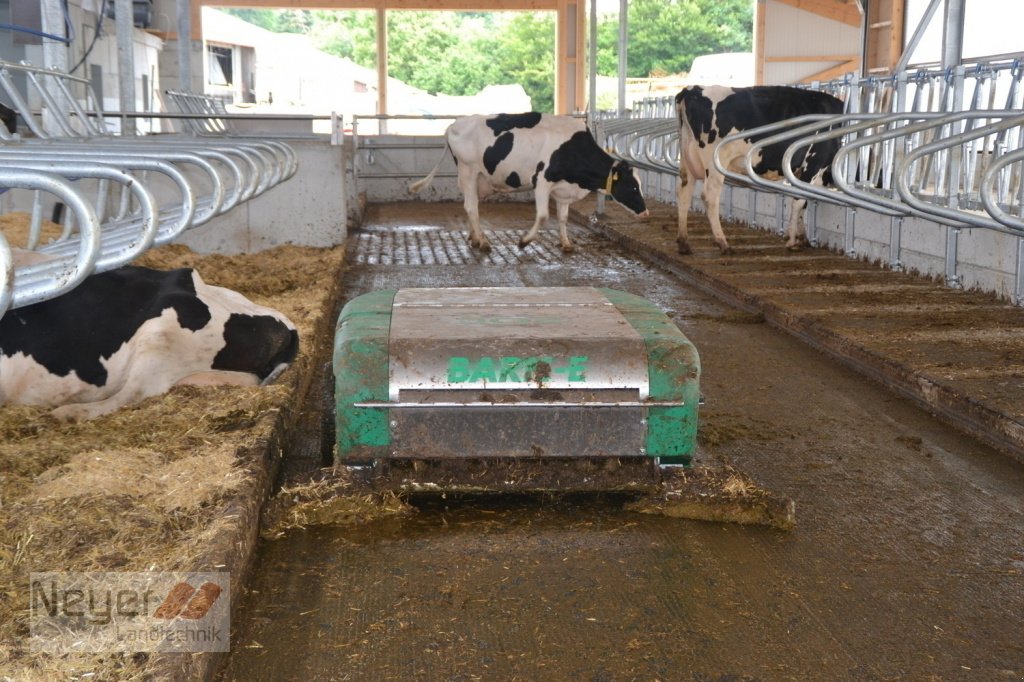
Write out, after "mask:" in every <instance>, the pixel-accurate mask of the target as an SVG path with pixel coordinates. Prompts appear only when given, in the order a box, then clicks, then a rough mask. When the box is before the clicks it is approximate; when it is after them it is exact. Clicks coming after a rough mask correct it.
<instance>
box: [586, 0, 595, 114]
mask: <svg viewBox="0 0 1024 682" xmlns="http://www.w3.org/2000/svg"><path fill="white" fill-rule="evenodd" d="M587 28H588V43H589V47H590V53H589V54H588V55H587V56H588V58H589V59H588V63H589V65H590V71H589V73H588V74H587V113H588V115H587V121H588V122H589V123H590V128H591V130H593V129H594V128H596V127H597V126H596V123H597V0H590V26H588V27H587Z"/></svg>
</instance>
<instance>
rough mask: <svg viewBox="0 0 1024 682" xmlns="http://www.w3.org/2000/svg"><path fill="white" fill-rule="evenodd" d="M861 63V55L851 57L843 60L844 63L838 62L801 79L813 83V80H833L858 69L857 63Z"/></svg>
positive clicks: (802, 81) (803, 81)
mask: <svg viewBox="0 0 1024 682" xmlns="http://www.w3.org/2000/svg"><path fill="white" fill-rule="evenodd" d="M859 63H860V57H855V58H854V59H851V60H849V61H847V62H843V63H842V64H837V65H836V66H831V67H829V68H827V69H824V70H822V71H819V72H817V73H812V74H811V75H810V76H804V77H803V78H801V79H800V82H801V83H811V82H813V81H828V80H832V79H833V78H838V77H839V76H843V75H846V74H848V73H850V72H851V71H856V70H857V65H858V64H859Z"/></svg>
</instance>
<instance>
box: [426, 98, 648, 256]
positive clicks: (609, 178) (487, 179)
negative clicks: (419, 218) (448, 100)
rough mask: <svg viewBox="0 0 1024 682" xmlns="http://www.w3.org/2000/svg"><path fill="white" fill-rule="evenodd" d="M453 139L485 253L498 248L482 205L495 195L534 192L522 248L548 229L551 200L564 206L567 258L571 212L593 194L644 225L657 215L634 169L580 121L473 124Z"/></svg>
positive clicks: (524, 118)
mask: <svg viewBox="0 0 1024 682" xmlns="http://www.w3.org/2000/svg"><path fill="white" fill-rule="evenodd" d="M445 139H446V144H445V148H446V149H450V150H451V153H452V156H453V157H454V158H455V164H456V166H458V170H459V189H460V190H461V191H462V195H463V198H464V205H465V207H466V214H467V215H468V217H469V227H470V235H469V243H470V245H472V246H474V247H479V248H480V249H481V250H483V251H489V250H490V249H491V245H490V243H489V242H488V241H487V237H485V236H484V233H483V231H482V230H481V229H480V211H479V203H480V199H483V198H484V197H486V196H488V195H490V194H491V193H492V192H515V191H520V190H528V189H531V188H532V189H533V190H534V196H535V199H536V205H537V217H536V219H535V220H534V222H533V227H531V228H530V231H529V232H528V233H527V234H526V235H525V236H524V237H523V238H522V239H521V240H520V242H519V246H520V248H522V247H524V246H526V245H527V244H529V243H530V242H531V241H533V239H534V238H535V237H536V236H537V231H538V230H540V228H541V227H542V226H543V225H544V223H545V221H547V218H548V199H549V198H552V199H554V200H555V204H556V205H557V209H558V228H559V231H560V232H559V235H560V238H561V242H562V250H563V251H567V252H571V251H572V250H573V245H572V242H570V241H569V235H568V233H567V231H566V223H567V222H568V219H569V205H570V204H572V203H574V202H576V201H579V200H580V199H582V198H584V197H585V196H587V195H588V194H590V193H591V192H592V191H595V190H597V191H600V192H604V193H605V194H607V195H608V196H610V197H611V198H612V199H614V200H615V201H617V202H619V203H620V204H622V205H623V206H625V207H626V208H628V209H629V210H631V211H632V212H633V213H635V214H637V215H639V216H640V217H647V216H648V215H649V213H648V211H647V206H646V204H645V203H644V197H643V194H642V193H641V192H640V182H639V180H638V178H637V177H636V176H634V175H633V170H632V168H630V166H629V164H628V163H626V162H625V161H616V160H615V159H613V158H612V157H611V156H609V155H608V154H607V153H605V151H604V150H603V149H601V147H599V146H598V144H597V142H596V141H595V140H594V137H593V136H592V135H591V134H590V131H589V130H588V129H587V126H586V123H584V122H583V121H582V120H580V119H578V118H572V117H569V116H551V115H549V114H539V113H536V112H532V113H527V114H497V115H495V116H466V117H463V118H459V119H456V121H455V122H454V123H452V124H451V125H450V126H449V127H448V130H447V131H445ZM442 161H444V155H443V153H442V156H441V159H440V160H438V162H437V165H435V166H434V168H433V170H431V171H430V174H429V175H427V177H425V178H423V179H422V180H419V181H417V182H415V183H413V184H412V185H410V186H409V189H410V191H412V192H419V191H420V190H421V189H423V188H424V187H426V186H428V185H429V184H430V183H431V182H432V181H433V179H434V175H435V174H436V173H437V169H438V168H440V166H441V162H442Z"/></svg>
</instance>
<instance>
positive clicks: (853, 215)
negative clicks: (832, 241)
mask: <svg viewBox="0 0 1024 682" xmlns="http://www.w3.org/2000/svg"><path fill="white" fill-rule="evenodd" d="M856 229H857V209H855V208H852V207H849V206H848V207H847V208H846V228H845V231H844V232H843V253H845V254H846V257H847V258H856V257H857V249H855V248H854V246H853V240H854V237H855V232H856Z"/></svg>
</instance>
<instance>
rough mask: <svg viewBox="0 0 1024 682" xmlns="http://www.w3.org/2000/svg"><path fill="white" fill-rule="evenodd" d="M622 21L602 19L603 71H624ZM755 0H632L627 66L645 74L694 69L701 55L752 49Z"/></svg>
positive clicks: (600, 67)
mask: <svg viewBox="0 0 1024 682" xmlns="http://www.w3.org/2000/svg"><path fill="white" fill-rule="evenodd" d="M618 35H619V20H618V17H617V16H616V15H608V16H606V17H603V18H602V20H599V21H598V39H597V45H598V68H597V70H598V73H600V74H601V75H606V76H614V75H615V74H617V73H618V68H619V67H618V60H619V54H618ZM752 35H753V4H752V3H751V0H631V2H630V4H629V34H628V45H627V50H628V52H627V59H626V71H627V74H626V75H628V76H630V77H633V78H643V77H646V76H649V75H650V74H651V73H655V72H665V73H680V72H683V71H689V69H690V66H691V65H692V64H693V60H694V58H695V57H699V56H701V55H705V54H716V53H719V52H744V51H748V50H750V48H751V44H752Z"/></svg>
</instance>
